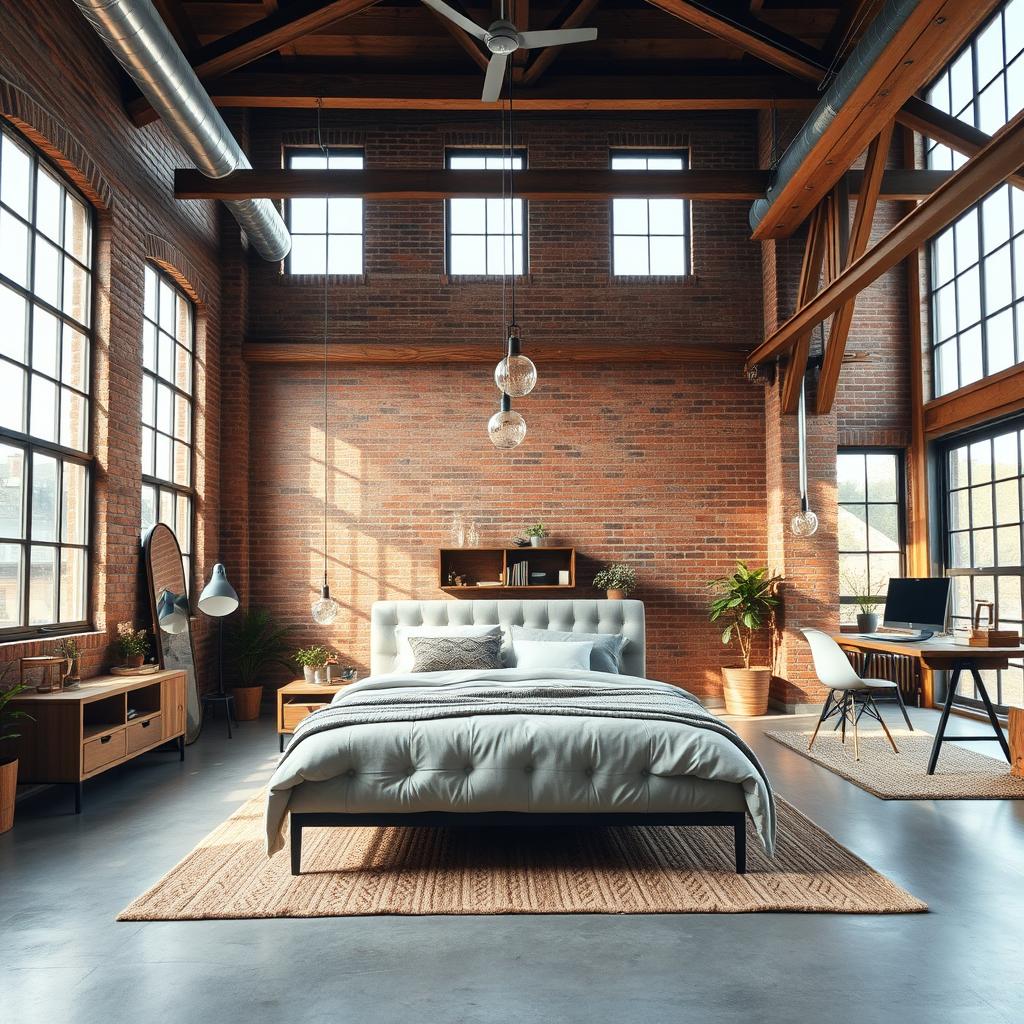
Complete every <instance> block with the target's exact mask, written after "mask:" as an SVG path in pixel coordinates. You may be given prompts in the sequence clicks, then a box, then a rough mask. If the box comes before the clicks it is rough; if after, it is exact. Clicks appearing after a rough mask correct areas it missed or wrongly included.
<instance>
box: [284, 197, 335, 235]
mask: <svg viewBox="0 0 1024 1024" xmlns="http://www.w3.org/2000/svg"><path fill="white" fill-rule="evenodd" d="M288 210H289V213H290V214H291V229H292V231H298V232H300V233H303V234H311V235H314V234H324V233H325V232H326V231H327V200H326V199H292V200H289V203H288Z"/></svg>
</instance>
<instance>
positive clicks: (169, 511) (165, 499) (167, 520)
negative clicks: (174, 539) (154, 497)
mask: <svg viewBox="0 0 1024 1024" xmlns="http://www.w3.org/2000/svg"><path fill="white" fill-rule="evenodd" d="M160 522H161V523H164V524H165V525H166V526H169V527H170V528H171V529H172V530H173V529H174V492H173V491H168V490H165V489H164V488H162V487H161V488H160Z"/></svg>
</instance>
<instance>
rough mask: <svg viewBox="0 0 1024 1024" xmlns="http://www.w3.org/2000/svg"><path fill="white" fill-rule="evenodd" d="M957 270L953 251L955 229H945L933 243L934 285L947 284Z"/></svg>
mask: <svg viewBox="0 0 1024 1024" xmlns="http://www.w3.org/2000/svg"><path fill="white" fill-rule="evenodd" d="M955 272H956V268H955V265H954V253H953V229H952V228H949V229H948V230H946V231H943V232H942V234H941V235H939V236H938V238H936V239H935V242H934V243H933V245H932V285H933V287H938V286H939V285H943V284H945V283H946V282H947V281H948V280H949V279H950V278H951V277H952V276H953V274H954V273H955Z"/></svg>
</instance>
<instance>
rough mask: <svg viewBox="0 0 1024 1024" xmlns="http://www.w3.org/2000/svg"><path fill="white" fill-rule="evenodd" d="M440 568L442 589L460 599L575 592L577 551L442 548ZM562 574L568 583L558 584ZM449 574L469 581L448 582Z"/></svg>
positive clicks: (439, 556) (439, 559)
mask: <svg viewBox="0 0 1024 1024" xmlns="http://www.w3.org/2000/svg"><path fill="white" fill-rule="evenodd" d="M437 567H438V586H439V587H440V588H441V590H443V591H444V592H445V593H446V594H457V595H459V596H465V595H467V594H470V593H472V594H473V596H474V597H481V598H482V597H483V596H484V595H485V594H488V593H495V592H497V593H501V594H507V593H508V592H509V591H512V590H514V591H525V590H529V591H531V592H533V591H553V590H572V589H573V588H575V586H576V549H575V548H562V547H558V548H555V547H551V548H534V547H529V548H517V547H508V548H441V549H440V550H439V551H438V558H437ZM560 573H567V574H568V580H569V582H568V583H560V582H559V580H560V579H561V578H563V577H561V576H560ZM450 575H456V576H464V577H466V578H468V580H469V581H470V582H469V583H462V584H453V583H449V582H448V580H449V577H450ZM499 581H500V583H499ZM510 581H514V582H510ZM480 583H490V584H491V585H490V586H480V585H479V584H480Z"/></svg>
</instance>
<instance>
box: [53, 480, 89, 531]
mask: <svg viewBox="0 0 1024 1024" xmlns="http://www.w3.org/2000/svg"><path fill="white" fill-rule="evenodd" d="M86 479H87V477H86V469H85V466H83V465H81V464H80V463H77V462H65V463H64V469H63V473H62V474H61V501H60V535H61V540H63V541H64V542H65V543H66V544H84V543H85V537H86V533H85V531H86V523H87V522H88V517H89V509H88V492H87V490H86Z"/></svg>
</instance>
